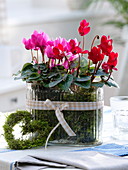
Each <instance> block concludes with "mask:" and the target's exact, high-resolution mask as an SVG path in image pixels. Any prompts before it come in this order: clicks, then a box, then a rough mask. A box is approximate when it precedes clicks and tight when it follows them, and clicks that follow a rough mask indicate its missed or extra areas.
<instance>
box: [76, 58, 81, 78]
mask: <svg viewBox="0 0 128 170" xmlns="http://www.w3.org/2000/svg"><path fill="white" fill-rule="evenodd" d="M78 59H79V60H78V67H77V75H76V77H78V75H79V70H80V55H79V58H78Z"/></svg>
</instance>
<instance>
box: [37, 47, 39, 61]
mask: <svg viewBox="0 0 128 170" xmlns="http://www.w3.org/2000/svg"><path fill="white" fill-rule="evenodd" d="M38 62H39V55H38V50H37V63H38Z"/></svg>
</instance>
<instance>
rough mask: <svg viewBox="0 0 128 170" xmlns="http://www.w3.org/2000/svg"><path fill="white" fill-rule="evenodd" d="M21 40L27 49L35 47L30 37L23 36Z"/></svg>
mask: <svg viewBox="0 0 128 170" xmlns="http://www.w3.org/2000/svg"><path fill="white" fill-rule="evenodd" d="M22 42H23V44H24V45H25V48H26V49H27V50H31V49H34V47H35V45H34V44H33V42H32V40H31V39H28V40H26V39H25V38H23V40H22Z"/></svg>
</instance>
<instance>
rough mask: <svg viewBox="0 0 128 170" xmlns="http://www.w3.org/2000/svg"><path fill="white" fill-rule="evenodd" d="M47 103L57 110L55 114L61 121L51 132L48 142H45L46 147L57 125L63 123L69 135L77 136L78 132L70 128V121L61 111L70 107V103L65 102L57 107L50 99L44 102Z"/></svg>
mask: <svg viewBox="0 0 128 170" xmlns="http://www.w3.org/2000/svg"><path fill="white" fill-rule="evenodd" d="M44 104H45V105H47V106H48V107H50V108H51V109H52V110H55V114H56V117H57V119H58V121H59V123H58V124H57V125H56V126H55V127H54V128H53V129H52V131H51V132H50V133H49V135H48V137H47V140H46V144H45V148H46V147H47V143H48V140H49V138H50V137H51V135H52V133H53V132H54V131H55V130H56V129H57V127H58V126H59V125H60V124H61V126H62V127H63V129H64V130H65V132H66V133H67V134H68V135H69V136H76V134H75V133H74V132H73V131H72V129H71V128H70V126H69V125H68V123H67V122H66V120H65V119H64V116H63V113H62V112H61V111H62V110H64V108H67V107H69V105H68V103H64V104H62V105H60V106H58V107H56V106H55V105H54V104H53V103H52V102H51V101H50V100H49V99H47V100H46V101H45V102H44Z"/></svg>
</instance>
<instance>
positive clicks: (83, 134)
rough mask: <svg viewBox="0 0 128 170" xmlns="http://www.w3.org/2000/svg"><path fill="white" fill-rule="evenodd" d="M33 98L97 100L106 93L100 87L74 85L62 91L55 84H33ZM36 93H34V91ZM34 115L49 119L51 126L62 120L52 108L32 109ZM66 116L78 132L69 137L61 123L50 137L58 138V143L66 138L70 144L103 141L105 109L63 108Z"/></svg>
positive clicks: (78, 100) (79, 100)
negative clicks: (53, 86) (47, 86)
mask: <svg viewBox="0 0 128 170" xmlns="http://www.w3.org/2000/svg"><path fill="white" fill-rule="evenodd" d="M31 92H32V93H31V95H29V96H28V97H30V96H31V98H28V99H30V100H35V98H36V99H38V100H40V101H45V100H46V99H50V100H51V101H69V102H70V101H73V102H96V101H102V100H103V96H102V94H101V93H100V90H98V88H89V89H84V88H77V89H75V88H74V87H73V88H72V89H69V90H68V91H66V92H65V91H60V90H58V89H55V88H53V89H52V88H50V89H49V88H44V87H42V86H41V84H32V91H31ZM32 94H33V95H32ZM31 112H32V114H33V115H37V116H36V117H39V119H40V120H45V121H48V124H49V126H50V127H52V128H53V127H55V126H56V124H57V123H58V120H57V118H56V116H55V111H51V110H35V109H32V110H31ZM62 112H63V114H64V118H65V120H66V121H67V123H68V124H69V126H70V127H71V128H72V130H73V131H74V132H75V133H76V136H75V137H69V136H68V135H67V133H66V132H65V130H64V129H63V128H62V126H61V125H60V126H59V127H58V128H57V129H56V130H55V132H54V134H52V138H51V139H50V141H52V143H54V142H53V141H54V140H56V142H57V141H58V143H61V141H63V144H64V143H67V144H71V145H72V144H75V145H89V144H96V143H99V142H101V141H100V140H101V138H100V136H101V129H102V114H103V110H102V108H101V109H96V110H83V111H70V110H63V111H62Z"/></svg>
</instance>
